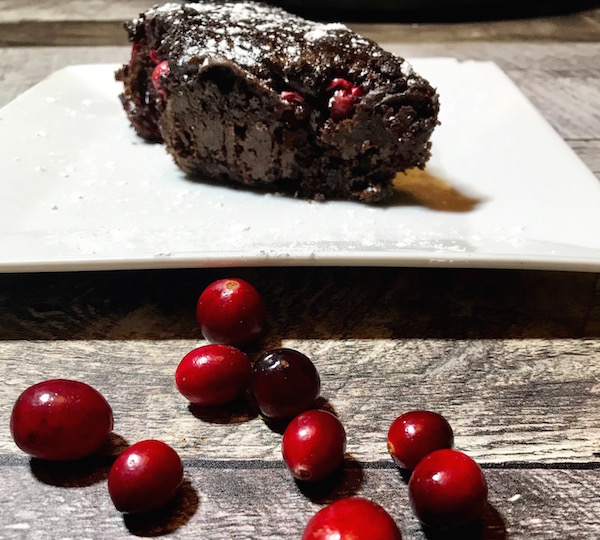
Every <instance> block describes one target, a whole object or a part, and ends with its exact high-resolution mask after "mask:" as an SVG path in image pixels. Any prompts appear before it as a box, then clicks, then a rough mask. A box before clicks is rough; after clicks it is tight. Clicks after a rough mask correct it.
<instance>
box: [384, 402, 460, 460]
mask: <svg viewBox="0 0 600 540" xmlns="http://www.w3.org/2000/svg"><path fill="white" fill-rule="evenodd" d="M453 442H454V434H453V433H452V428H451V427H450V424H449V423H448V421H447V420H446V419H445V418H444V417H443V416H441V415H439V414H437V413H434V412H431V411H410V412H407V413H404V414H403V415H401V416H399V417H398V418H396V420H394V421H393V422H392V425H391V426H390V430H389V431H388V437H387V448H388V452H389V453H390V455H391V456H392V458H393V460H394V462H395V463H396V465H398V466H399V467H402V468H404V469H414V468H415V467H416V466H417V463H419V461H421V459H423V458H424V457H425V456H426V455H427V454H430V453H431V452H433V451H434V450H440V449H441V448H452V444H453Z"/></svg>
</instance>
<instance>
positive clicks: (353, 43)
mask: <svg viewBox="0 0 600 540" xmlns="http://www.w3.org/2000/svg"><path fill="white" fill-rule="evenodd" d="M144 25H145V26H146V34H148V33H149V32H148V27H151V29H152V30H153V31H154V32H155V33H156V37H157V42H160V47H159V49H158V57H159V58H160V57H161V53H162V55H163V56H165V57H168V58H169V65H170V67H171V69H173V68H175V69H177V68H181V69H185V68H186V67H188V66H190V65H194V66H202V65H209V64H214V63H215V62H218V59H219V58H222V59H223V61H233V62H235V63H236V64H237V65H238V66H240V67H241V68H243V69H245V70H246V71H247V72H248V73H250V74H251V75H253V76H255V77H256V78H258V79H259V80H261V81H263V82H266V83H267V84H269V85H272V84H273V82H274V81H273V77H274V75H275V77H278V76H279V77H281V79H282V81H283V83H284V84H289V83H290V82H292V85H293V81H294V80H295V81H296V83H297V84H299V85H300V86H302V87H303V88H304V89H305V88H306V87H307V86H308V87H310V86H311V85H315V86H316V87H318V86H319V85H321V84H323V82H324V81H327V80H331V78H332V76H349V77H352V78H353V80H354V81H356V83H357V84H363V85H366V86H367V87H368V86H369V80H368V79H369V73H370V72H372V71H373V70H374V67H375V64H377V66H376V71H378V72H379V77H380V78H381V76H383V78H384V79H386V78H388V79H390V80H395V79H396V80H397V79H402V81H403V82H402V86H404V87H405V88H406V87H407V86H410V85H411V84H414V83H416V82H417V81H418V80H419V79H420V78H419V77H418V76H416V75H415V74H414V72H413V70H412V68H411V66H410V64H409V63H408V62H406V61H405V60H403V59H401V58H397V57H395V56H393V55H391V54H390V53H387V52H385V51H383V50H382V49H381V48H380V47H379V46H378V45H377V44H376V43H374V42H372V41H370V40H368V39H365V38H364V37H362V36H360V35H358V34H356V33H354V32H353V31H351V30H350V29H349V28H348V27H346V26H345V25H343V24H341V23H319V22H314V21H309V20H306V19H303V18H301V17H298V16H295V15H293V14H290V13H288V12H286V11H284V10H283V9H281V8H278V7H275V6H270V5H267V4H264V3H260V2H251V1H241V2H234V1H223V0H213V1H206V2H193V3H183V4H180V3H167V4H164V5H162V6H154V7H153V8H151V9H149V10H147V11H146V12H145V13H143V14H141V15H140V17H139V18H137V19H134V20H133V21H131V23H129V24H128V25H127V29H128V32H129V35H130V39H131V40H134V41H135V37H136V35H137V33H138V31H139V29H140V27H141V26H144ZM151 34H152V32H150V35H151ZM309 66H310V69H309ZM386 75H387V77H386ZM379 82H380V83H381V82H383V81H381V80H380V81H379Z"/></svg>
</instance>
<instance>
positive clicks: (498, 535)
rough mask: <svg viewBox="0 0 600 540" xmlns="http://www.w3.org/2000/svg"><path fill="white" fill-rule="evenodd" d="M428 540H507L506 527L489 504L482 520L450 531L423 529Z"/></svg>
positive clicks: (498, 514)
mask: <svg viewBox="0 0 600 540" xmlns="http://www.w3.org/2000/svg"><path fill="white" fill-rule="evenodd" d="M423 533H424V534H425V538H427V540H506V538H508V535H507V532H506V525H505V523H504V519H503V518H502V516H501V515H500V513H499V512H498V511H497V510H496V509H495V508H494V507H493V506H492V505H491V504H489V503H488V505H487V506H486V509H485V510H484V512H483V516H482V517H481V519H479V520H477V521H475V522H473V523H470V524H468V525H465V526H464V527H458V528H457V529H452V530H450V531H436V530H433V529H429V528H427V527H423Z"/></svg>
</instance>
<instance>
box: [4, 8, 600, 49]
mask: <svg viewBox="0 0 600 540" xmlns="http://www.w3.org/2000/svg"><path fill="white" fill-rule="evenodd" d="M149 5H150V4H148V3H147V2H142V1H140V0H127V1H123V2H119V3H118V4H115V3H114V2H107V0H94V1H89V2H85V1H82V0H70V1H68V0H62V1H60V2H49V1H47V0H38V1H37V2H35V4H29V3H23V2H19V1H18V0H0V46H6V45H25V46H27V45H59V46H62V45H120V44H123V43H125V34H124V33H123V31H122V28H121V24H122V22H123V21H125V20H129V19H131V18H133V17H135V16H137V14H138V13H140V12H142V11H144V10H145V9H147V8H148V6H149ZM528 6H529V4H523V5H521V6H520V7H521V10H520V11H519V10H518V9H517V10H515V9H514V8H513V9H510V10H509V9H504V10H502V9H497V10H495V14H487V16H486V15H485V14H479V15H478V14H476V13H473V12H472V11H470V12H467V13H462V14H461V13H457V10H453V11H454V14H452V13H450V14H449V13H445V14H443V15H442V16H440V15H439V14H438V12H436V13H421V14H415V13H412V12H405V13H403V12H402V11H401V10H399V11H398V12H397V13H396V14H392V16H391V17H390V16H389V14H385V15H381V16H380V17H378V16H377V14H373V13H365V14H364V15H361V14H357V13H355V14H352V19H353V20H354V21H361V20H365V19H369V20H374V21H382V22H383V21H389V20H396V21H397V22H396V23H395V24H385V23H384V24H382V22H378V23H377V24H365V23H360V22H355V23H354V24H352V26H354V27H356V28H357V29H358V30H359V31H361V32H364V33H366V34H377V35H379V36H381V37H384V38H386V37H388V36H391V35H393V36H394V38H393V39H394V40H404V41H410V42H416V43H430V42H440V41H454V42H457V41H465V40H468V41H496V42H502V41H504V42H506V41H532V42H539V41H549V40H552V41H563V42H576V41H577V42H586V41H587V42H596V41H598V38H599V36H600V25H598V23H597V18H598V15H597V13H600V9H594V10H590V11H581V10H582V9H583V8H586V7H597V6H593V5H592V6H590V1H589V0H577V1H573V0H572V1H571V2H570V4H569V7H568V8H565V6H562V7H561V8H560V9H558V10H557V9H556V6H554V7H551V6H549V5H548V3H547V2H544V3H541V2H538V6H537V10H536V9H533V8H532V9H526V8H527V7H528ZM413 11H414V10H413ZM557 13H558V14H561V16H556V14H557ZM310 15H311V16H313V17H316V18H319V16H320V15H321V16H322V15H323V14H321V13H320V12H317V13H315V12H313V13H310ZM343 15H344V13H343V12H342V13H331V14H328V15H327V17H332V16H333V17H336V18H339V17H340V16H343ZM346 15H347V13H346ZM478 17H479V20H477V19H478Z"/></svg>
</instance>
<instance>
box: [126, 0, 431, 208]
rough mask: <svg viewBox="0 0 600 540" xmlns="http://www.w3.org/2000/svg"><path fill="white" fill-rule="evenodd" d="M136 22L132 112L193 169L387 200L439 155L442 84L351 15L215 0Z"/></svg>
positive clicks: (159, 11)
mask: <svg viewBox="0 0 600 540" xmlns="http://www.w3.org/2000/svg"><path fill="white" fill-rule="evenodd" d="M125 26H126V29H127V31H128V34H129V39H130V41H131V42H132V44H133V46H132V54H131V60H130V61H129V63H128V64H127V65H124V66H123V67H122V68H121V69H119V70H118V71H117V73H116V78H117V80H120V81H122V82H123V83H124V90H123V93H122V95H121V101H122V103H123V107H124V109H125V112H126V113H127V116H128V117H129V119H130V121H131V123H132V125H133V127H134V128H135V130H136V131H137V133H138V134H139V135H140V136H141V137H143V138H145V139H147V140H150V141H156V142H163V143H164V144H165V146H166V149H167V151H168V152H169V153H170V154H171V155H172V156H173V158H174V160H175V162H176V163H177V165H178V166H179V167H180V168H181V169H183V170H184V171H186V172H187V173H189V174H191V175H195V176H198V177H200V178H207V179H210V180H212V181H218V182H225V183H234V184H243V185H246V186H249V187H253V188H257V189H262V190H267V191H278V192H286V193H291V194H295V195H298V196H301V197H306V198H314V199H353V200H360V201H364V202H377V201H380V200H383V199H385V198H386V197H388V196H389V195H391V193H392V192H393V186H392V180H393V178H394V176H395V175H396V174H397V173H398V172H400V171H404V170H406V169H408V168H412V167H420V168H422V167H424V165H425V163H426V161H427V160H428V158H429V156H430V146H431V143H430V136H431V133H432V132H433V129H434V128H435V126H436V125H437V123H438V122H437V115H438V110H439V103H438V96H437V93H436V91H435V89H434V88H432V86H431V85H430V84H429V83H428V82H427V81H426V80H425V79H423V78H422V77H421V76H419V75H418V74H417V73H415V72H414V70H413V69H412V68H411V66H410V64H409V63H408V62H406V61H405V60H403V59H401V58H398V57H396V56H394V55H392V54H390V53H388V52H386V51H384V50H383V49H381V48H380V47H379V46H378V45H377V44H375V43H374V42H372V41H370V40H367V39H365V38H364V37H362V36H360V35H358V34H356V33H354V32H352V31H351V30H349V29H348V28H347V27H346V26H344V25H343V24H340V23H330V24H325V23H318V22H313V21H308V20H305V19H302V18H300V17H297V16H295V15H292V14H289V13H287V12H286V11H284V10H282V9H280V8H277V7H273V6H268V5H266V4H262V3H256V2H247V1H244V2H226V1H207V2H197V3H186V4H178V3H169V4H165V5H162V6H155V7H153V8H151V9H149V10H148V11H146V12H145V13H142V14H141V15H140V16H139V17H138V18H136V19H134V20H132V21H130V22H129V23H126V25H125Z"/></svg>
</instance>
